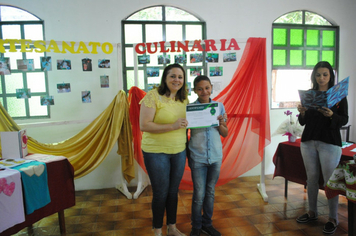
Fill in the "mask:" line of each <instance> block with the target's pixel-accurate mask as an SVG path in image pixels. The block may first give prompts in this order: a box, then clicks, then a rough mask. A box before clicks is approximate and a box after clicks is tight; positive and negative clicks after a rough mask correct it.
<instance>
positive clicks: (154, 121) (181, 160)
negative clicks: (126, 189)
mask: <svg viewBox="0 0 356 236" xmlns="http://www.w3.org/2000/svg"><path fill="white" fill-rule="evenodd" d="M140 104H141V110H140V129H141V131H142V132H143V136H142V143H141V148H142V152H143V157H144V161H145V166H146V169H147V172H148V176H149V177H150V180H151V185H152V191H153V198H152V214H153V228H154V233H155V236H161V235H162V225H163V217H164V212H165V211H166V214H167V215H166V218H167V226H168V227H167V231H168V234H167V235H174V236H184V235H185V234H183V233H181V232H180V231H179V230H178V229H177V228H176V217H177V205H178V187H179V184H180V181H181V179H182V176H183V172H184V167H185V160H186V153H185V143H186V140H187V139H186V126H187V125H188V122H187V120H186V105H187V104H188V99H187V90H186V77H185V71H184V68H183V67H182V66H181V65H179V64H172V65H169V66H167V67H166V68H165V69H164V71H163V75H162V79H161V83H160V86H159V87H158V88H157V89H153V90H151V91H149V92H148V93H147V94H146V96H145V97H144V98H143V99H142V101H141V102H140Z"/></svg>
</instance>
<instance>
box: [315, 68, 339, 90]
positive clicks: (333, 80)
mask: <svg viewBox="0 0 356 236" xmlns="http://www.w3.org/2000/svg"><path fill="white" fill-rule="evenodd" d="M319 68H327V69H328V70H329V74H330V80H329V84H328V89H329V88H331V87H332V86H334V85H335V74H334V70H333V68H332V67H331V65H330V63H329V62H327V61H320V62H318V63H317V64H316V65H315V66H314V69H313V72H312V74H311V76H310V79H311V81H312V84H313V89H314V90H318V89H319V84H318V83H317V82H316V78H315V74H316V71H317V70H318V69H319Z"/></svg>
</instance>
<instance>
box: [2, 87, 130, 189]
mask: <svg viewBox="0 0 356 236" xmlns="http://www.w3.org/2000/svg"><path fill="white" fill-rule="evenodd" d="M0 108H1V111H0V112H1V114H0V116H1V117H0V131H18V130H20V129H21V128H20V127H19V126H18V125H17V124H16V123H15V121H14V120H13V119H12V118H11V117H10V115H9V114H8V113H7V112H6V110H5V109H4V107H3V106H2V105H1V104H0ZM132 139H133V137H132V129H131V123H130V118H129V104H128V101H127V96H126V93H125V92H124V91H122V90H121V91H119V93H118V94H117V95H116V96H115V98H114V100H113V101H112V102H111V104H110V105H109V106H108V107H107V108H106V109H105V110H104V111H103V112H102V113H101V114H100V115H99V116H98V117H97V118H96V119H95V120H94V121H92V122H91V123H90V124H89V125H88V126H87V127H86V128H85V129H83V130H82V131H81V132H79V133H78V134H77V135H75V136H73V137H71V138H69V139H67V140H64V141H62V142H59V143H53V144H47V143H40V142H38V141H37V140H35V139H33V138H31V137H29V138H28V142H27V148H28V151H29V153H42V154H50V155H56V156H65V157H67V158H68V160H69V162H70V163H71V164H72V165H73V167H74V171H75V172H74V174H75V178H80V177H83V176H84V175H87V174H89V173H90V172H91V171H93V170H94V169H95V168H96V167H98V166H99V165H100V163H101V162H102V161H103V160H104V159H105V158H106V156H107V155H108V154H109V152H110V151H111V150H112V148H113V147H114V145H115V143H116V142H118V147H119V148H118V151H117V153H118V154H119V155H121V160H122V161H121V164H122V172H123V174H124V177H125V179H126V180H127V181H128V182H130V181H131V180H132V179H133V178H134V177H135V170H134V162H133V148H132Z"/></svg>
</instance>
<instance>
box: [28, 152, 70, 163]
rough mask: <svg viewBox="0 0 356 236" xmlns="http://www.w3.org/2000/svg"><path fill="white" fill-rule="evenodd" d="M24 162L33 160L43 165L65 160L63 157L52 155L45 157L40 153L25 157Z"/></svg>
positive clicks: (45, 155)
mask: <svg viewBox="0 0 356 236" xmlns="http://www.w3.org/2000/svg"><path fill="white" fill-rule="evenodd" d="M25 159H26V160H35V161H40V162H44V163H50V162H53V161H60V160H64V159H67V158H66V157H64V156H53V155H47V154H40V153H35V154H29V155H27V156H26V157H25Z"/></svg>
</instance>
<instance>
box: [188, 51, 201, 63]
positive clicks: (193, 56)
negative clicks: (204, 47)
mask: <svg viewBox="0 0 356 236" xmlns="http://www.w3.org/2000/svg"><path fill="white" fill-rule="evenodd" d="M202 61H203V53H193V54H190V63H198V62H202Z"/></svg>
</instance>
